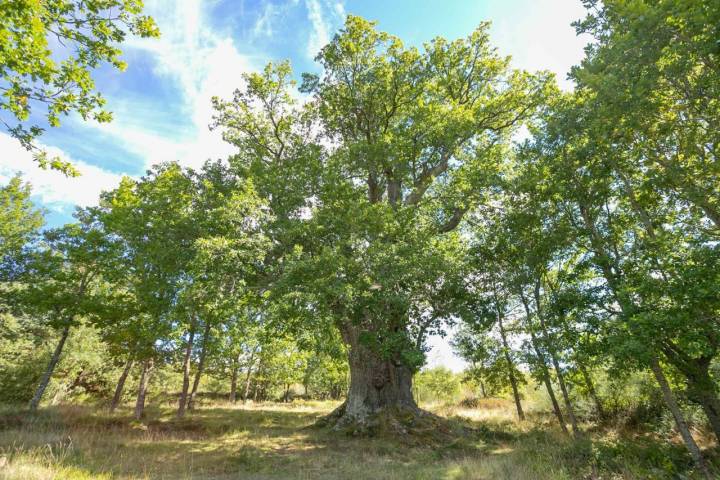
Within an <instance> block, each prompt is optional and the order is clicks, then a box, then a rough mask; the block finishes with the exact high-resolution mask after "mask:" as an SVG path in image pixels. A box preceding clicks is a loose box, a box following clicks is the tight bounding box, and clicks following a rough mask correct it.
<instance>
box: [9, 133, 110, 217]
mask: <svg viewBox="0 0 720 480" xmlns="http://www.w3.org/2000/svg"><path fill="white" fill-rule="evenodd" d="M40 147H41V148H44V149H45V150H46V151H47V152H48V154H49V155H50V156H56V155H57V156H59V157H60V158H62V159H63V160H66V161H70V162H72V164H73V166H75V168H77V169H78V170H79V171H80V173H81V174H82V176H80V177H75V178H68V177H66V176H65V175H63V174H62V173H60V172H57V171H54V170H42V169H41V168H39V167H38V165H37V163H35V162H34V161H33V159H32V153H30V152H28V151H27V150H25V149H24V148H23V147H22V146H21V145H20V143H19V142H18V141H17V140H16V139H15V138H12V137H11V136H10V135H7V134H5V133H2V132H0V183H3V184H5V183H7V181H8V180H9V179H10V177H12V176H14V175H15V174H17V173H20V174H22V177H23V179H24V180H25V181H28V182H30V184H31V185H32V190H33V195H34V196H35V197H36V198H37V199H38V200H39V201H40V202H41V203H42V204H44V205H45V206H46V207H48V208H51V209H53V210H57V211H66V209H68V208H72V207H73V206H75V205H77V206H80V207H87V206H91V205H96V204H97V202H98V197H99V195H100V193H101V192H102V191H104V190H111V189H113V188H115V187H116V186H117V185H118V183H119V182H120V179H121V178H122V175H121V174H117V173H113V172H109V171H107V170H103V169H102V168H99V167H96V166H94V165H89V164H87V163H85V162H80V161H76V160H73V159H72V158H70V157H69V156H68V155H66V154H65V153H64V152H63V151H62V150H60V149H58V148H55V147H45V146H42V145H40Z"/></svg>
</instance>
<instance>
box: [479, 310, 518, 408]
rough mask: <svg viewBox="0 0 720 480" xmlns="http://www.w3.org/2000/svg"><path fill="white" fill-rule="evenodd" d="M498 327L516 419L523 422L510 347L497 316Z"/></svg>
mask: <svg viewBox="0 0 720 480" xmlns="http://www.w3.org/2000/svg"><path fill="white" fill-rule="evenodd" d="M498 313H499V312H498ZM498 327H500V338H501V339H502V344H503V353H504V355H505V362H506V363H507V368H508V379H509V380H510V386H511V387H512V392H513V398H514V399H515V409H516V410H517V415H518V419H520V420H525V412H523V408H522V403H521V401H520V392H519V391H518V384H517V379H516V378H515V364H513V361H512V358H510V346H509V345H508V341H507V335H506V334H505V327H504V326H503V321H502V315H498ZM484 395H485V389H484V388H483V396H484Z"/></svg>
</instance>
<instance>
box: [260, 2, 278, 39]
mask: <svg viewBox="0 0 720 480" xmlns="http://www.w3.org/2000/svg"><path fill="white" fill-rule="evenodd" d="M279 15H280V8H279V7H277V6H276V5H275V4H274V3H272V2H266V3H265V5H264V7H263V11H262V14H261V15H260V17H259V18H258V19H257V21H256V22H255V26H254V27H253V35H255V36H256V37H263V36H264V37H271V36H272V34H273V23H274V21H275V20H276V19H277V17H278V16H279Z"/></svg>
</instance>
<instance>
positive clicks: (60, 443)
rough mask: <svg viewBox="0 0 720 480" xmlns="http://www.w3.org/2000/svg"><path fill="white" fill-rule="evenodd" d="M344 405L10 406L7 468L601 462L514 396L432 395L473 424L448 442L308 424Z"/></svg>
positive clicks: (177, 472)
mask: <svg viewBox="0 0 720 480" xmlns="http://www.w3.org/2000/svg"><path fill="white" fill-rule="evenodd" d="M335 406H336V404H335V403H332V402H295V403H292V404H278V403H262V404H257V405H253V404H249V405H247V406H243V405H229V404H222V403H216V404H205V405H203V406H202V407H201V408H200V409H199V410H198V411H197V412H195V413H193V414H192V415H190V416H189V417H188V418H186V419H184V420H182V421H178V420H175V419H174V417H173V413H174V412H173V410H172V408H171V407H169V406H168V407H157V406H156V407H154V408H151V409H149V411H148V414H149V415H148V419H147V421H146V422H144V423H143V424H137V423H134V422H132V421H131V420H130V417H129V413H130V412H129V409H127V410H122V411H120V412H119V413H118V414H116V415H114V416H110V415H108V414H106V413H104V412H102V411H99V410H96V409H94V408H92V407H87V406H74V407H73V406H60V407H53V408H49V409H46V410H44V411H42V412H41V413H40V415H38V416H37V417H36V418H35V419H32V420H30V419H28V418H26V417H23V416H22V415H19V414H15V413H13V412H12V411H11V410H5V412H0V465H1V464H2V463H3V462H4V463H5V465H4V466H2V467H0V479H2V480H40V479H42V480H45V479H48V480H49V479H53V480H55V479H67V480H84V479H123V480H130V479H133V480H135V479H173V480H174V479H216V480H221V479H248V480H260V479H263V480H264V479H268V480H270V479H307V480H310V479H313V480H315V479H352V480H361V479H378V480H383V479H387V480H390V479H392V480H402V479H428V480H430V479H433V480H434V479H445V480H459V479H475V480H490V479H493V480H495V479H508V480H509V479H533V480H534V479H537V480H544V479H547V480H550V479H552V480H559V479H571V478H590V477H589V476H588V475H590V474H591V473H592V471H593V468H594V467H593V465H594V464H595V463H596V462H595V461H594V460H593V455H594V454H595V452H596V449H597V447H596V444H595V443H588V444H586V445H579V444H577V442H573V441H572V440H570V439H569V438H566V437H564V436H563V435H562V434H560V433H559V432H558V431H557V430H556V429H554V428H553V427H552V425H550V424H549V422H547V419H546V418H545V414H543V413H542V412H533V411H532V409H530V416H531V420H530V421H527V422H523V423H518V422H517V421H516V420H515V418H514V413H513V412H514V410H513V408H512V404H511V403H510V402H507V401H505V400H489V401H487V404H486V405H485V404H482V403H481V406H480V408H477V409H467V408H459V407H454V406H445V405H429V406H426V407H429V408H430V409H432V410H433V411H434V412H435V413H437V414H440V415H443V416H446V417H450V418H451V419H452V420H451V421H452V422H459V423H462V424H464V425H466V426H469V427H472V428H473V429H474V432H473V433H470V434H468V435H466V436H462V437H459V438H457V439H456V440H455V441H452V442H449V443H448V444H446V445H437V444H432V445H426V446H423V445H420V446H418V445H414V446H409V445H407V443H404V442H402V441H401V440H400V441H399V440H397V439H388V438H355V437H348V436H344V435H339V434H337V433H335V432H328V431H325V430H318V429H313V428H306V427H309V426H310V425H312V424H313V423H314V421H315V420H316V419H317V418H319V417H320V416H322V415H324V414H326V413H328V412H329V411H331V410H332V409H333V408H334V407H335ZM598 441H600V440H599V439H598ZM662 452H665V451H662ZM672 452H673V454H674V453H675V450H672ZM681 458H682V456H681ZM2 459H4V460H2ZM621 460H622V461H620V462H616V463H617V465H615V467H614V468H611V469H609V470H608V471H607V472H605V473H603V472H602V471H601V472H600V474H599V476H597V477H595V478H607V479H610V478H613V479H615V478H617V479H624V478H625V479H631V478H659V479H660V478H668V479H670V478H673V476H672V475H673V473H672V471H673V469H675V471H676V473H677V467H676V466H675V464H671V465H670V466H669V467H667V466H666V470H667V475H665V473H663V470H658V472H659V473H657V472H656V473H653V474H652V475H650V476H647V475H646V476H642V475H644V474H643V473H642V472H644V471H645V470H643V468H645V466H643V465H642V464H641V463H638V461H637V459H636V458H635V457H631V456H627V457H625V458H622V459H621ZM623 462H624V463H625V464H623ZM661 467H662V466H661ZM638 475H641V476H638ZM676 478H677V477H676Z"/></svg>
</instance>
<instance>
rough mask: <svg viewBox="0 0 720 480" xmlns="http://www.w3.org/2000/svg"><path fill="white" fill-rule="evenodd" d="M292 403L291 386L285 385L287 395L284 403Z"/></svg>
mask: <svg viewBox="0 0 720 480" xmlns="http://www.w3.org/2000/svg"><path fill="white" fill-rule="evenodd" d="M289 401H290V384H289V383H287V384H285V394H284V395H283V402H285V403H287V402H289Z"/></svg>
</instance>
